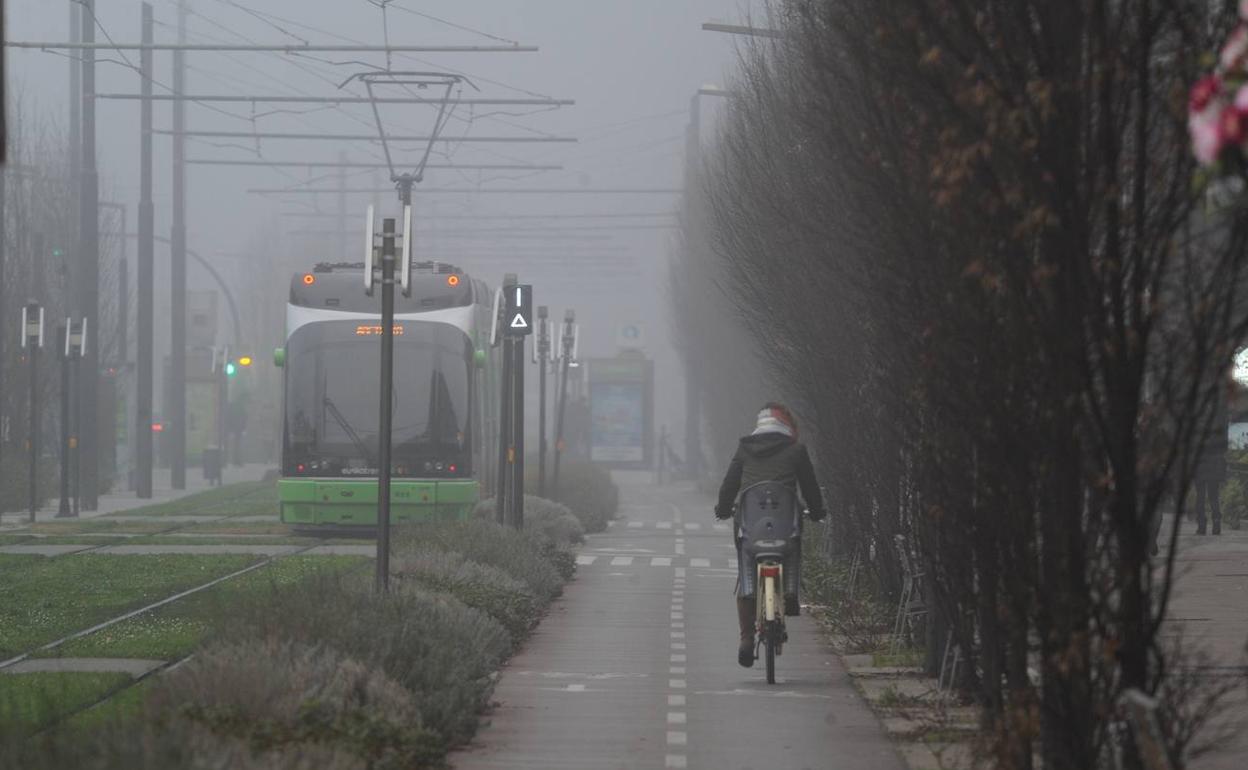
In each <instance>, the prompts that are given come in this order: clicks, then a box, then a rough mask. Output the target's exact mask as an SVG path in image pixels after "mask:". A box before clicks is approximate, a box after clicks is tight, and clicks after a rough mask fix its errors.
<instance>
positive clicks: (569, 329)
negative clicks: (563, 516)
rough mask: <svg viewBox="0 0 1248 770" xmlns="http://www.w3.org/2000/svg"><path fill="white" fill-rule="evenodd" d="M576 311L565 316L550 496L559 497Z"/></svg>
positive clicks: (568, 312)
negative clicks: (569, 369) (564, 424)
mask: <svg viewBox="0 0 1248 770" xmlns="http://www.w3.org/2000/svg"><path fill="white" fill-rule="evenodd" d="M575 322H576V313H575V312H573V311H571V310H569V311H567V312H566V313H565V314H564V316H563V337H562V339H561V340H560V341H561V343H562V353H563V358H562V359H561V360H560V367H559V368H560V370H561V371H560V376H559V407H558V411H557V412H556V413H555V472H554V477H553V478H552V479H551V485H550V489H551V492H550V496H551V497H552V498H554V499H558V497H559V461H560V460H562V459H563V448H564V443H563V417H564V413H565V412H566V411H567V405H568V367H569V365H570V364H571V363H572V334H573V324H574V323H575Z"/></svg>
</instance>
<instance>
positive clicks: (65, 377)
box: [53, 323, 71, 518]
mask: <svg viewBox="0 0 1248 770" xmlns="http://www.w3.org/2000/svg"><path fill="white" fill-rule="evenodd" d="M68 340H69V327H68V326H66V325H65V324H64V323H61V324H58V325H57V327H56V337H55V338H54V340H53V342H54V343H55V344H56V346H57V351H58V352H59V353H60V356H59V358H60V359H61V502H60V505H59V506H57V510H56V515H57V518H65V517H67V516H70V515H71V512H70V508H69V400H70V398H69V388H70V385H71V382H70V378H69V350H68Z"/></svg>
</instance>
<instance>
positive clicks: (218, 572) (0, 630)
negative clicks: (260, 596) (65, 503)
mask: <svg viewBox="0 0 1248 770" xmlns="http://www.w3.org/2000/svg"><path fill="white" fill-rule="evenodd" d="M258 560H259V557H256V556H249V555H214V556H200V555H182V554H153V555H126V556H121V555H106V554H94V553H88V554H73V555H67V556H60V557H57V558H46V557H31V556H26V555H16V556H14V555H9V554H0V575H2V576H3V580H0V659H4V658H8V657H11V656H13V655H18V654H21V653H23V652H26V651H28V650H31V649H33V648H35V647H38V646H40V645H43V644H47V643H48V642H51V641H54V640H56V639H59V638H61V637H63V636H65V635H67V634H71V633H73V632H75V631H78V630H81V629H84V628H87V627H90V626H92V625H94V624H96V623H101V622H103V621H105V620H108V619H109V618H113V617H116V616H118V615H121V614H122V613H124V612H127V611H129V610H133V609H137V608H139V607H142V606H144V605H145V604H150V603H152V602H155V601H159V600H160V599H163V598H165V597H167V596H170V595H172V594H175V593H177V592H179V591H183V590H186V589H188V588H192V587H194V586H196V585H199V584H201V583H206V582H208V581H210V580H212V579H213V578H216V577H220V576H222V575H226V574H229V573H230V572H234V571H236V570H239V569H242V568H243V567H246V566H247V565H249V564H253V563H255V562H256V561H258Z"/></svg>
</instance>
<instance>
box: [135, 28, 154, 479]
mask: <svg viewBox="0 0 1248 770" xmlns="http://www.w3.org/2000/svg"><path fill="white" fill-rule="evenodd" d="M154 27H155V22H154V20H153V18H152V5H151V3H144V4H143V42H144V43H151V41H152V36H153V30H154ZM139 62H140V64H139V70H140V72H139V77H140V79H141V81H142V82H141V83H140V85H141V88H142V92H143V94H144V95H145V96H151V95H152V52H151V50H150V49H145V50H144V51H143V52H142V53H141V54H140V57H139ZM139 116H140V123H141V128H140V133H139V150H140V153H139V155H140V157H139V248H138V253H139V264H138V276H136V278H137V282H138V303H139V307H138V313H137V317H136V318H135V327H136V329H135V331H136V332H137V336H138V340H137V341H138V361H137V362H136V363H137V366H136V367H135V375H136V378H137V379H136V381H135V395H134V445H135V446H134V448H135V462H136V467H135V469H134V489H135V493H136V494H137V495H138V496H139V497H140V498H141V499H150V498H151V496H152V369H153V362H152V358H153V350H152V348H153V339H152V335H153V333H154V329H153V326H154V319H153V305H154V304H155V302H156V296H155V294H156V285H155V276H154V275H153V271H154V270H155V261H156V260H155V252H156V244H155V235H156V228H155V207H154V205H153V203H152V102H151V100H150V99H145V100H144V101H143V102H142V105H141V107H140V110H139Z"/></svg>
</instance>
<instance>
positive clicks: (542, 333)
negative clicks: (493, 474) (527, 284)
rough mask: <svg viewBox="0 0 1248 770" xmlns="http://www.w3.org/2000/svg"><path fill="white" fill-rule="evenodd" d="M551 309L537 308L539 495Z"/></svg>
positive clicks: (542, 479)
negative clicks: (548, 319) (548, 321)
mask: <svg viewBox="0 0 1248 770" xmlns="http://www.w3.org/2000/svg"><path fill="white" fill-rule="evenodd" d="M549 313H550V311H549V309H548V308H547V307H546V306H545V305H539V306H538V308H537V343H536V344H537V496H538V497H545V496H546V369H547V367H548V364H549V362H550V326H549V324H548V323H547V318H548V316H549Z"/></svg>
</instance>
